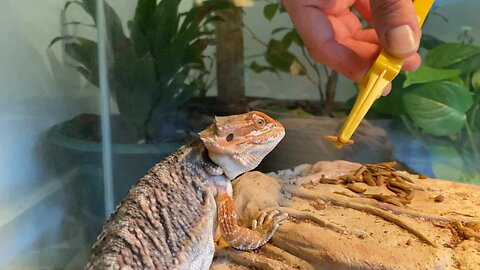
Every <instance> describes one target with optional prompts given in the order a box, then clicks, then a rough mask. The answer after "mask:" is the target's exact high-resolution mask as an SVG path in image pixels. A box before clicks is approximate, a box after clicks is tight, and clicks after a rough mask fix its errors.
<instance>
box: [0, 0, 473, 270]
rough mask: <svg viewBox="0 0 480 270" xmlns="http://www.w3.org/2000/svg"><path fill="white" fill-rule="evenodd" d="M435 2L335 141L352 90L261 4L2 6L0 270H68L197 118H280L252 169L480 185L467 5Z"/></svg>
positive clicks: (275, 10) (91, 0)
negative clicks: (385, 87) (411, 175)
mask: <svg viewBox="0 0 480 270" xmlns="http://www.w3.org/2000/svg"><path fill="white" fill-rule="evenodd" d="M233 2H234V3H236V4H237V5H240V6H242V7H241V8H239V7H237V8H232V3H233ZM436 2H437V3H436V6H435V8H434V10H433V11H432V14H431V15H430V16H429V18H428V19H427V22H426V24H425V26H424V34H425V35H424V38H423V39H422V49H421V54H422V56H423V57H424V61H423V63H424V64H425V65H424V66H422V67H421V69H420V70H419V71H417V72H409V73H403V74H401V75H400V76H399V77H398V78H397V79H396V81H395V83H394V85H393V90H392V93H391V94H390V95H388V96H387V97H385V98H382V99H380V100H379V101H378V102H377V103H376V104H375V106H374V107H373V108H372V110H371V111H370V113H369V115H368V117H367V118H368V119H367V121H365V122H364V123H362V125H361V126H360V127H359V129H358V131H357V132H356V134H355V135H354V139H355V141H356V143H355V144H354V145H353V146H351V147H345V148H343V149H341V150H337V149H335V148H334V147H332V146H331V145H330V144H329V143H328V142H325V141H324V140H323V137H324V136H325V135H333V134H336V133H337V132H338V130H339V128H340V127H341V125H342V124H343V120H344V117H345V116H346V115H347V114H348V112H349V110H350V108H351V107H352V105H353V102H354V98H355V95H356V86H355V85H354V84H353V83H352V82H351V81H349V80H347V79H346V78H344V77H343V76H341V75H339V74H337V73H336V72H335V71H333V70H331V69H330V68H328V67H327V66H324V65H321V64H318V63H314V62H313V61H312V60H311V59H310V58H309V57H308V53H307V51H306V49H305V48H304V45H303V42H302V40H301V39H300V38H299V36H298V34H297V33H296V31H295V30H294V29H293V27H292V24H291V21H290V19H289V17H288V15H287V14H286V13H285V12H284V10H283V9H282V8H281V7H280V5H279V4H278V3H277V1H269V0H261V1H232V2H230V1H191V0H181V1H179V0H178V1H177V0H161V1H147V0H142V1H138V2H137V1H106V2H105V3H103V2H98V3H97V1H95V0H80V1H58V0H43V1H28V2H27V1H14V0H6V1H4V2H3V3H2V8H1V9H0V21H1V22H2V27H1V28H0V33H1V35H0V36H1V39H0V59H1V60H2V61H1V64H0V82H1V83H2V86H1V88H0V93H1V95H0V96H1V98H0V103H1V106H0V110H1V114H0V144H1V147H2V151H1V152H0V159H1V160H0V168H1V169H0V269H80V268H81V267H82V265H83V264H84V263H85V261H86V260H87V258H88V256H89V252H90V248H91V245H92V244H93V242H94V240H95V238H96V236H97V234H98V233H99V231H100V229H101V226H102V224H103V223H104V222H105V220H106V217H107V216H108V215H109V214H110V213H111V212H112V211H113V209H114V206H115V205H116V204H117V203H119V202H120V201H121V200H122V198H123V197H124V196H125V194H126V193H127V192H128V190H129V188H130V187H131V186H132V185H133V184H135V182H136V181H137V180H138V179H139V178H140V177H141V176H142V175H144V174H145V172H146V171H147V170H148V168H150V167H151V166H152V165H153V164H155V163H156V162H158V161H160V160H161V159H162V158H163V157H165V156H166V155H167V154H168V153H170V152H172V151H173V150H174V149H176V148H178V147H179V146H180V145H182V144H184V143H185V142H187V141H189V140H190V139H191V138H193V137H194V136H196V133H197V132H199V131H200V130H202V129H203V128H205V127H206V126H208V125H209V124H210V123H211V121H212V119H213V118H212V116H213V115H226V114H233V113H238V112H244V111H247V110H261V111H265V112H267V113H268V114H269V115H271V116H272V117H274V118H277V119H279V120H280V121H281V122H282V123H283V124H284V126H285V127H286V129H287V135H286V137H285V139H284V140H283V141H282V143H281V144H280V145H279V146H278V147H277V149H276V150H274V151H273V152H272V153H271V155H269V156H268V157H267V158H266V159H265V160H264V162H263V163H262V164H261V165H260V167H259V169H260V170H262V171H274V170H280V169H286V168H291V167H294V166H296V165H299V164H304V163H314V162H316V161H319V160H337V159H345V160H350V161H356V162H363V163H377V162H385V161H392V160H395V161H398V162H399V164H400V169H405V170H409V171H411V172H415V173H424V174H427V175H429V176H431V177H437V178H442V179H449V180H454V181H462V182H469V183H473V184H476V185H480V165H479V153H480V145H479V142H480V136H479V135H480V134H479V131H480V112H478V111H479V109H480V23H479V21H478V20H477V14H476V13H478V10H480V3H479V2H477V1H441V0H438V1H436ZM152 3H153V4H152ZM98 8H100V9H98ZM102 9H103V11H104V12H102ZM98 14H100V16H97V15H98ZM458 14H462V15H461V16H459V15H458Z"/></svg>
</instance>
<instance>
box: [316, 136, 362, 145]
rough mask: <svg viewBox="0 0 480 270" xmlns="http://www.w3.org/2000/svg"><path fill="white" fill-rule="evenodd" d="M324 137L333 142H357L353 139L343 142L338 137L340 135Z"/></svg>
mask: <svg viewBox="0 0 480 270" xmlns="http://www.w3.org/2000/svg"><path fill="white" fill-rule="evenodd" d="M323 139H325V141H328V142H332V143H343V144H353V143H355V141H353V140H348V141H346V142H341V141H340V139H339V138H338V136H333V135H332V136H325V137H323Z"/></svg>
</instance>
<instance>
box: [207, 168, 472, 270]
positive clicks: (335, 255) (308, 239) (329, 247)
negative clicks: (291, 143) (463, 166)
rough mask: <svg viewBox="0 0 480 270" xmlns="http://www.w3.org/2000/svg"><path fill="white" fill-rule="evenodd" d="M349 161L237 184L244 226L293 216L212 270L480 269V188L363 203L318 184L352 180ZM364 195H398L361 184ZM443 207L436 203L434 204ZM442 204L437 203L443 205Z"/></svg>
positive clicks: (453, 187) (439, 184) (428, 187)
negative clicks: (272, 215)
mask: <svg viewBox="0 0 480 270" xmlns="http://www.w3.org/2000/svg"><path fill="white" fill-rule="evenodd" d="M360 166H361V165H360V164H357V163H350V162H345V161H335V162H319V163H317V164H314V165H313V166H308V165H303V167H296V168H294V169H292V170H290V173H288V174H286V173H285V171H284V172H283V173H279V174H278V175H276V174H269V175H265V174H262V173H260V172H251V173H247V174H245V175H243V176H242V177H240V178H239V179H237V180H236V181H235V182H234V199H235V204H236V208H237V211H238V214H239V217H240V218H241V223H242V224H243V225H246V226H248V224H249V222H250V221H251V220H252V219H253V218H256V217H257V216H258V215H259V213H260V211H262V210H268V209H273V208H278V209H280V210H281V211H284V212H287V213H289V215H290V219H289V220H288V221H284V222H283V223H282V225H281V226H280V229H279V230H278V231H277V233H276V234H275V236H274V237H273V239H272V241H271V242H270V243H269V244H267V245H266V246H264V247H262V248H261V249H259V250H258V251H256V252H243V251H237V250H234V249H232V248H223V249H220V250H218V251H217V253H216V258H215V261H214V263H213V265H212V268H211V269H251V267H254V268H257V269H480V223H479V222H480V188H479V187H476V186H470V185H465V184H461V183H455V182H448V181H443V180H438V179H419V178H418V177H417V176H415V175H409V174H408V173H406V172H401V176H404V177H408V178H409V179H411V180H412V182H413V183H409V185H410V186H412V187H413V189H414V193H413V198H412V200H411V203H410V204H407V205H402V206H396V205H392V204H389V203H385V202H382V201H377V200H374V199H372V198H365V197H363V196H364V195H362V194H357V193H355V192H352V191H351V190H349V189H347V188H346V185H344V184H336V185H335V184H321V183H320V178H321V177H322V175H323V177H328V178H334V177H338V176H340V175H345V174H349V173H351V172H352V171H353V170H356V169H358V168H359V167H360ZM355 185H358V186H360V187H362V188H365V189H366V191H365V193H364V194H374V193H375V194H380V193H382V194H384V195H390V196H393V195H395V194H394V193H393V192H392V191H390V190H389V189H387V188H386V187H385V186H384V185H382V186H379V187H377V186H368V185H366V184H365V183H363V182H360V183H355ZM438 195H442V196H443V201H441V202H435V197H436V196H438ZM437 201H438V200H437Z"/></svg>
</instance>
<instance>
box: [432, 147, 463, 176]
mask: <svg viewBox="0 0 480 270" xmlns="http://www.w3.org/2000/svg"><path fill="white" fill-rule="evenodd" d="M427 148H428V152H429V155H430V160H431V162H432V170H433V174H434V175H435V177H437V178H441V179H447V180H454V181H459V180H460V179H461V178H462V175H463V174H464V172H465V168H464V164H463V160H462V156H461V155H460V154H459V153H458V151H457V149H455V147H454V145H453V144H452V143H449V142H447V141H442V140H432V141H430V142H429V143H428V144H427Z"/></svg>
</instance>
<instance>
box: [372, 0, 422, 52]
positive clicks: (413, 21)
mask: <svg viewBox="0 0 480 270" xmlns="http://www.w3.org/2000/svg"><path fill="white" fill-rule="evenodd" d="M417 1H418V0H417ZM370 8H371V14H372V21H373V26H374V28H375V30H376V31H377V35H378V39H379V40H380V44H381V45H382V47H383V48H385V49H386V50H387V51H388V52H389V53H391V54H393V55H394V56H397V57H400V58H406V57H408V56H411V55H413V54H414V53H415V52H416V51H417V50H418V46H419V43H420V37H421V35H422V33H421V30H420V27H419V26H418V20H417V15H416V14H415V9H414V7H413V1H412V0H370Z"/></svg>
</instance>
